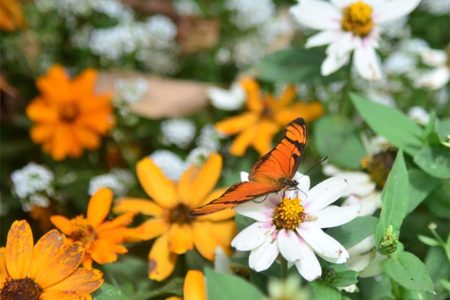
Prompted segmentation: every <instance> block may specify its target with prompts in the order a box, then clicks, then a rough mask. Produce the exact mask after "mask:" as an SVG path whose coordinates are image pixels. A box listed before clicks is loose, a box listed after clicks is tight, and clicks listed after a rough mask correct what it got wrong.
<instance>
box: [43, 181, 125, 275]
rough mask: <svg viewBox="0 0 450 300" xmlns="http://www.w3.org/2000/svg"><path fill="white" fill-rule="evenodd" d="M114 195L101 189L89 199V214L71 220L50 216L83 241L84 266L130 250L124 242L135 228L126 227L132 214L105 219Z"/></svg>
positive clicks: (57, 223) (60, 228)
mask: <svg viewBox="0 0 450 300" xmlns="http://www.w3.org/2000/svg"><path fill="white" fill-rule="evenodd" d="M112 198H113V194H112V192H111V190H109V189H107V188H102V189H100V190H98V191H97V192H96V193H95V194H94V195H93V196H92V198H91V200H89V204H88V208H87V217H86V218H85V217H83V216H77V217H75V218H73V219H71V220H69V219H67V218H66V217H64V216H60V215H55V216H52V217H51V218H50V220H51V222H52V223H53V225H55V226H56V227H57V228H58V229H59V230H61V231H62V232H63V233H64V234H65V235H66V236H67V237H68V238H69V239H70V240H72V241H80V242H82V243H83V245H84V247H85V249H86V251H85V254H84V257H83V265H84V266H85V267H88V268H91V267H92V261H93V260H94V261H95V262H97V263H99V264H106V263H111V262H114V261H116V260H117V256H118V254H124V253H127V249H126V248H125V247H124V246H123V245H122V243H124V242H125V241H126V240H128V239H130V235H131V233H132V230H131V229H130V228H127V226H128V225H129V224H130V223H131V222H132V221H133V215H134V214H133V213H131V212H129V213H126V214H123V215H121V216H119V217H117V218H115V219H113V220H111V221H105V218H106V217H107V216H108V213H109V210H110V208H111V203H112Z"/></svg>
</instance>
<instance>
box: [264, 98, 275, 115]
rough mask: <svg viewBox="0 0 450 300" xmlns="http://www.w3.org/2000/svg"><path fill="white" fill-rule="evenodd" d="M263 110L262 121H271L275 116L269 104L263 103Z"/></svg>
mask: <svg viewBox="0 0 450 300" xmlns="http://www.w3.org/2000/svg"><path fill="white" fill-rule="evenodd" d="M263 105H264V108H263V110H262V111H261V117H262V118H263V119H269V120H272V119H273V118H274V116H275V114H274V112H273V109H272V108H271V107H270V106H269V103H268V102H267V101H265V102H263Z"/></svg>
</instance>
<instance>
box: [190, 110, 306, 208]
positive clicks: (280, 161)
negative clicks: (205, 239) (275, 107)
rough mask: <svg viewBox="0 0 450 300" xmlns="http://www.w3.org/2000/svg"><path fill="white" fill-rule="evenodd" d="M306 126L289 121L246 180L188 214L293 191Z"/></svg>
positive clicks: (301, 122) (299, 120)
mask: <svg viewBox="0 0 450 300" xmlns="http://www.w3.org/2000/svg"><path fill="white" fill-rule="evenodd" d="M306 136H307V133H306V124H305V122H304V120H303V119H302V118H298V119H295V120H293V121H292V122H290V123H289V124H288V125H287V127H286V130H285V132H284V136H283V138H282V139H281V141H280V142H279V143H278V144H277V145H276V146H275V147H274V148H273V149H272V150H271V151H269V152H268V153H267V154H265V155H264V156H262V157H261V158H260V159H259V160H258V161H257V162H256V163H255V165H254V166H253V167H252V169H251V170H250V174H249V177H248V181H243V182H240V183H237V184H234V185H232V186H231V187H230V188H228V189H227V190H226V191H225V193H223V195H222V196H220V197H219V198H217V199H215V200H213V201H211V202H210V203H208V204H206V205H203V206H200V207H198V208H196V209H194V210H193V211H192V214H193V215H197V216H198V215H204V214H209V213H213V212H216V211H219V210H222V209H225V208H229V207H234V206H236V205H239V204H241V203H244V202H247V201H250V200H253V199H256V198H258V197H261V196H265V195H268V194H270V193H276V192H279V191H285V190H291V189H296V188H297V184H298V182H297V181H296V180H295V179H293V177H294V175H295V172H296V171H297V169H298V165H299V164H300V160H301V158H302V156H303V152H304V148H305V146H306Z"/></svg>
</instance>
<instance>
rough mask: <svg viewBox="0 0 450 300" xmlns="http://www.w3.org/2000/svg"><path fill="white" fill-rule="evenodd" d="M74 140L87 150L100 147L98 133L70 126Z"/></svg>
mask: <svg viewBox="0 0 450 300" xmlns="http://www.w3.org/2000/svg"><path fill="white" fill-rule="evenodd" d="M71 130H72V134H73V136H74V138H75V139H76V140H77V141H78V143H80V144H81V145H83V146H84V147H86V148H87V149H96V148H98V146H99V145H100V137H99V136H98V133H96V132H94V131H92V130H89V129H85V128H82V127H77V126H71Z"/></svg>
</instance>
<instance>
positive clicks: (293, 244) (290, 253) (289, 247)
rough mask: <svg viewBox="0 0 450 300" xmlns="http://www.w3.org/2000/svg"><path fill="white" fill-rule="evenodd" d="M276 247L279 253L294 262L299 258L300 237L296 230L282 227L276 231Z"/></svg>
mask: <svg viewBox="0 0 450 300" xmlns="http://www.w3.org/2000/svg"><path fill="white" fill-rule="evenodd" d="M277 242H278V248H279V249H280V253H281V255H283V257H284V258H286V259H287V260H288V261H292V262H296V261H297V260H299V259H301V258H302V256H301V252H300V250H299V247H300V239H299V236H298V235H297V233H296V232H294V231H291V230H285V229H282V230H280V231H279V232H278V237H277Z"/></svg>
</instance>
